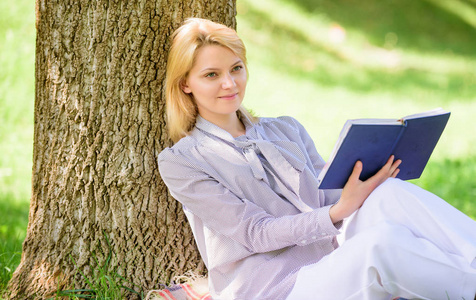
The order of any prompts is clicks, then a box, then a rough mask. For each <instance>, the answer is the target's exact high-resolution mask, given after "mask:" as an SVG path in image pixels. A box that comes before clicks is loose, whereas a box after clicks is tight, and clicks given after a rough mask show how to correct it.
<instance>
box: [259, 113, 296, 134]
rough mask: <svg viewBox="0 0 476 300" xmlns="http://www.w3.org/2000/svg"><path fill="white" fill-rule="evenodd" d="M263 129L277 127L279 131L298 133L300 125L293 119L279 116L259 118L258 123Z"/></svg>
mask: <svg viewBox="0 0 476 300" xmlns="http://www.w3.org/2000/svg"><path fill="white" fill-rule="evenodd" d="M258 124H260V125H262V126H264V127H277V128H279V129H280V130H283V129H284V130H286V131H291V132H299V131H300V127H302V125H301V123H299V121H298V120H296V119H295V118H293V117H290V116H280V117H276V118H269V117H268V118H267V117H264V118H263V117H260V119H259V123H258Z"/></svg>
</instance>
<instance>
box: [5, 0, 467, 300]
mask: <svg viewBox="0 0 476 300" xmlns="http://www.w3.org/2000/svg"><path fill="white" fill-rule="evenodd" d="M237 4H238V16H237V21H238V33H239V34H240V36H241V37H242V38H243V40H244V42H245V44H246V45H247V49H248V59H249V69H250V81H249V83H248V89H247V97H246V100H245V105H246V106H247V107H248V108H250V109H252V110H253V111H254V112H255V113H256V114H257V115H259V116H279V115H291V116H294V117H295V118H297V119H298V120H299V121H301V122H302V123H303V124H304V125H305V127H306V128H307V129H308V131H309V132H310V134H311V136H312V137H313V139H314V141H315V143H316V146H317V148H318V150H319V151H320V153H321V155H322V156H323V157H324V159H327V157H328V156H329V154H330V152H331V150H332V147H333V145H334V143H335V141H336V139H337V136H338V134H339V131H340V129H341V127H342V126H343V124H344V122H345V121H346V120H347V119H353V118H364V117H379V118H400V117H403V116H405V115H408V114H413V113H417V112H422V111H426V110H430V109H433V108H436V107H442V108H444V109H446V110H449V111H451V112H452V116H451V118H450V121H449V124H448V126H447V129H446V131H445V132H444V134H443V137H442V138H441V140H440V142H439V144H438V146H437V148H436V150H435V152H434V154H433V156H432V158H431V160H430V163H429V165H428V166H427V169H426V170H425V172H424V173H423V176H422V178H421V179H419V180H415V181H413V182H414V183H416V184H418V185H420V186H422V187H424V188H426V189H428V190H430V191H432V192H434V193H436V194H437V195H439V196H441V197H443V198H444V199H446V200H447V201H448V202H449V203H451V204H452V205H454V206H455V207H457V208H458V209H460V210H462V211H464V212H465V213H466V214H468V215H469V216H471V217H472V218H473V219H476V203H475V202H474V200H475V198H476V197H475V196H476V179H475V178H476V154H475V152H474V151H473V149H475V147H476V134H475V129H476V125H475V124H474V123H473V121H474V116H476V0H452V1H445V0H394V1H388V0H378V1H377V0H369V1H358V2H357V1H349V0H347V1H342V0H294V1H293V0H259V1H253V0H237ZM34 5H35V4H34V1H27V0H17V1H1V2H0V153H1V155H0V292H1V291H2V290H3V289H4V286H5V284H6V282H7V281H8V279H9V278H10V276H11V272H12V271H13V270H14V269H15V267H16V266H17V265H18V263H19V261H20V255H21V242H22V241H23V239H24V238H25V235H26V226H27V222H28V206H29V197H30V190H31V182H30V180H31V167H32V149H33V108H34V53H35V49H34V48H35V13H34Z"/></svg>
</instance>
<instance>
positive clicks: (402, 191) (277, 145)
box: [159, 19, 476, 300]
mask: <svg viewBox="0 0 476 300" xmlns="http://www.w3.org/2000/svg"><path fill="white" fill-rule="evenodd" d="M247 79H248V71H247V65H246V54H245V47H244V45H243V43H242V41H241V40H240V39H239V37H238V36H237V35H236V32H235V31H234V30H232V29H229V28H227V27H225V26H223V25H220V24H217V23H213V22H211V21H207V20H203V19H189V20H187V21H186V22H185V24H184V25H183V26H182V27H180V28H179V29H178V30H177V31H176V32H175V34H174V40H173V44H172V47H171V50H170V54H169V60H168V67H167V86H166V99H167V116H168V126H169V132H170V136H171V138H172V139H173V141H174V142H175V145H174V146H173V147H171V148H167V149H165V150H164V151H162V152H161V153H160V155H159V168H160V174H161V176H162V178H163V180H164V181H165V183H166V185H167V186H168V187H169V189H170V192H171V194H172V195H173V196H174V197H175V198H176V199H177V200H178V201H180V202H181V203H182V204H183V208H184V210H185V213H186V215H187V217H188V220H189V222H190V225H191V227H192V230H193V233H194V236H195V239H196V241H197V244H198V247H199V250H200V254H201V256H202V258H203V260H204V262H205V264H206V266H207V268H208V271H209V282H210V292H211V294H212V296H213V298H214V299H246V300H249V299H273V300H275V299H391V298H392V297H397V296H399V297H406V298H423V299H447V296H448V297H450V299H461V297H465V299H473V297H474V295H475V291H476V269H475V268H476V262H475V258H476V222H474V221H473V220H471V219H470V218H469V217H467V216H465V215H464V214H462V213H461V212H459V211H457V210H456V209H454V208H453V207H451V206H450V205H448V204H447V203H446V202H444V201H442V200H441V199H439V198H437V197H436V196H434V195H433V194H430V193H428V192H426V191H424V190H421V189H419V188H418V187H416V186H414V185H411V184H409V183H406V182H402V181H400V180H397V179H394V177H395V176H396V175H397V173H398V171H399V170H398V166H399V164H400V161H399V160H397V161H394V158H393V157H390V158H389V160H388V162H387V163H386V165H385V166H384V167H383V168H382V169H381V170H380V171H379V172H378V173H377V174H376V175H375V176H373V177H372V178H370V179H368V180H366V181H360V180H359V174H360V172H361V169H362V164H361V163H360V162H357V163H356V164H355V167H354V171H353V173H352V175H351V176H350V178H349V180H348V182H347V184H346V186H345V187H344V189H343V190H325V191H323V190H319V189H318V188H317V181H316V178H317V175H318V174H319V172H320V170H321V169H322V167H323V165H324V161H323V160H322V158H321V157H320V156H319V154H318V153H317V151H316V149H315V146H314V144H313V142H312V140H311V138H310V137H309V135H308V133H307V132H306V131H305V129H304V128H303V127H302V126H301V125H300V124H299V123H298V122H297V121H296V120H295V119H293V118H290V117H280V118H259V119H257V118H255V117H253V116H251V115H250V114H249V113H248V112H247V111H246V110H245V109H244V108H243V107H242V106H241V102H242V100H243V97H244V94H245V88H246V83H247ZM344 219H346V225H345V227H346V228H345V229H344V228H343V226H342V223H343V220H344ZM338 235H339V236H340V237H341V241H342V242H341V243H340V245H338V243H337V238H336V237H337V236H338Z"/></svg>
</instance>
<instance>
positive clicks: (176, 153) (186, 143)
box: [158, 135, 199, 162]
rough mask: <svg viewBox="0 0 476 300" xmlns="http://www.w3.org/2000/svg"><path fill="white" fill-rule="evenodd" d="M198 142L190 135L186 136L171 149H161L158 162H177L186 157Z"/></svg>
mask: <svg viewBox="0 0 476 300" xmlns="http://www.w3.org/2000/svg"><path fill="white" fill-rule="evenodd" d="M198 144H199V142H198V141H197V139H196V138H194V137H192V136H191V135H187V136H185V137H183V138H181V139H180V140H179V141H178V142H177V143H175V144H174V145H173V146H171V147H167V148H165V149H163V150H162V151H161V152H160V153H159V156H158V160H159V162H160V161H163V160H177V159H183V158H185V157H187V156H188V155H187V154H189V153H190V152H191V151H192V149H193V148H195V147H196V146H197V145H198Z"/></svg>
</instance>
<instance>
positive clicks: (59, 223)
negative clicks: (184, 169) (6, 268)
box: [9, 0, 236, 299]
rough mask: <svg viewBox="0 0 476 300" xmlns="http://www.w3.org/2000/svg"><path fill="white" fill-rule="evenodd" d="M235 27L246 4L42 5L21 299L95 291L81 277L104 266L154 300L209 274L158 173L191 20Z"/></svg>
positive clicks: (14, 291)
mask: <svg viewBox="0 0 476 300" xmlns="http://www.w3.org/2000/svg"><path fill="white" fill-rule="evenodd" d="M235 15H236V0H208V1H207V0H193V1H185V0H181V1H170V0H131V1H114V0H110V1H108V0H92V1H89V0H88V1H86V0H79V1H72V0H63V1H59V0H53V1H47V0H37V3H36V26H37V42H36V75H35V76H36V83H35V84H36V94H35V134H34V153H33V170H32V171H33V176H32V196H31V204H30V213H29V224H28V230H27V237H26V239H25V241H24V243H23V253H22V259H21V263H20V265H19V266H18V268H17V270H16V271H15V273H14V274H13V277H12V279H11V281H10V283H9V292H10V298H12V299H28V298H46V297H49V296H51V295H52V294H53V293H54V292H55V291H57V290H61V289H64V288H71V287H75V288H87V283H86V282H85V278H84V276H83V275H81V274H80V273H78V271H80V272H82V273H83V274H84V275H85V276H86V277H87V276H92V274H93V273H94V272H97V269H98V268H99V266H98V265H102V264H105V263H108V264H109V265H110V267H111V268H115V269H117V272H118V273H119V274H120V275H121V276H123V277H125V278H126V279H127V280H128V281H129V282H130V284H131V287H132V284H133V285H136V286H139V287H142V288H143V289H144V290H149V289H154V288H158V287H159V283H168V282H169V281H170V280H171V278H172V277H173V276H174V275H179V274H183V273H184V272H186V271H188V270H192V271H194V272H196V273H203V272H205V267H204V264H203V262H202V261H201V259H200V256H199V254H198V251H197V249H196V245H195V243H194V240H193V236H192V232H191V230H190V227H189V226H188V224H187V222H186V219H185V217H184V214H183V212H182V208H181V206H180V205H179V203H178V202H176V201H175V200H174V199H172V198H171V197H170V195H169V194H168V192H167V189H166V187H165V186H164V184H163V182H162V181H161V179H160V177H159V172H158V167H157V160H156V158H157V155H158V153H159V152H160V151H161V150H162V149H163V148H165V147H167V146H170V141H169V137H168V135H167V132H166V130H165V117H164V113H165V110H164V106H165V99H164V79H165V66H166V58H167V52H168V49H169V45H170V35H171V34H172V32H173V31H174V30H175V29H176V28H177V27H178V26H179V25H180V24H181V23H182V21H183V20H184V19H185V18H187V17H190V16H194V17H202V18H208V19H211V20H214V21H217V22H220V23H223V24H226V25H228V26H231V27H235V25H236V24H235V22H236V21H235ZM106 237H107V239H108V240H109V241H110V244H108V242H107V241H106ZM109 251H112V253H113V256H112V259H111V260H110V261H109V262H106V258H107V254H108V253H109ZM96 259H97V261H96Z"/></svg>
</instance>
